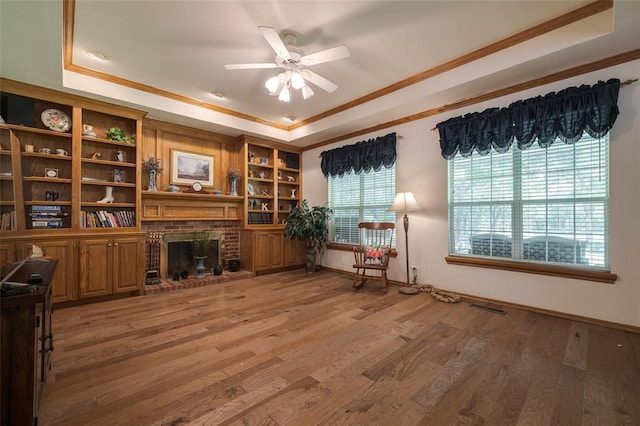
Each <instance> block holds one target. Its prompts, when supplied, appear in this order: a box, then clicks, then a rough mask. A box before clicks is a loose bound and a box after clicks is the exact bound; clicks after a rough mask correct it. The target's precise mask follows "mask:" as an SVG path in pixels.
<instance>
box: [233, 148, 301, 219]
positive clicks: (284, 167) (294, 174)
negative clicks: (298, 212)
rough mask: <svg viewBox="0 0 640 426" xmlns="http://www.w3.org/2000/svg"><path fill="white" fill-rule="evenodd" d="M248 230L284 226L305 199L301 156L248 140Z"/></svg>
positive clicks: (289, 150)
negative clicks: (303, 197)
mask: <svg viewBox="0 0 640 426" xmlns="http://www.w3.org/2000/svg"><path fill="white" fill-rule="evenodd" d="M242 140H243V143H244V153H245V155H246V163H245V173H244V176H246V179H245V185H244V193H245V197H246V203H245V204H246V214H245V222H244V223H245V226H246V227H253V228H259V227H260V226H262V227H264V226H273V225H283V226H284V224H285V223H286V221H287V217H288V216H289V213H290V212H291V210H292V209H293V208H294V207H296V206H297V205H298V203H299V202H300V200H301V199H302V193H301V188H302V186H301V179H302V173H301V169H300V152H299V151H297V150H296V149H295V148H294V147H284V146H282V145H278V144H274V143H272V142H267V141H261V140H259V139H257V138H251V137H248V136H244V137H243V138H242Z"/></svg>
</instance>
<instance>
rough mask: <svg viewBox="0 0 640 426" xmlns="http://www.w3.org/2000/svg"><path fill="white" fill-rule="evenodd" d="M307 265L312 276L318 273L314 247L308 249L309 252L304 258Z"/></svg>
mask: <svg viewBox="0 0 640 426" xmlns="http://www.w3.org/2000/svg"><path fill="white" fill-rule="evenodd" d="M304 260H305V263H306V269H307V273H308V274H310V273H312V272H315V271H316V249H314V248H313V247H307V251H306V253H305V256H304Z"/></svg>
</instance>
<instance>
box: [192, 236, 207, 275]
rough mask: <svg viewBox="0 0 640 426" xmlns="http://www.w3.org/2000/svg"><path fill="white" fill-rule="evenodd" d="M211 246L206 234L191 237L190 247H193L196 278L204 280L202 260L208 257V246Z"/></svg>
mask: <svg viewBox="0 0 640 426" xmlns="http://www.w3.org/2000/svg"><path fill="white" fill-rule="evenodd" d="M210 245H211V239H210V238H209V233H208V232H198V233H196V234H195V235H194V236H193V241H192V242H191V246H192V247H193V258H194V259H196V260H197V261H198V264H197V265H196V277H197V278H204V271H205V269H206V268H205V266H204V260H205V259H206V258H207V256H208V255H209V246H210Z"/></svg>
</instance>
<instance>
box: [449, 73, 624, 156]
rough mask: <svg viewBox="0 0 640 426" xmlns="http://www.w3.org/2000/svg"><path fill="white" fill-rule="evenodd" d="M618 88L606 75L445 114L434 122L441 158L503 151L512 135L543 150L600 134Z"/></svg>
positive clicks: (612, 116)
mask: <svg viewBox="0 0 640 426" xmlns="http://www.w3.org/2000/svg"><path fill="white" fill-rule="evenodd" d="M619 89H620V80H619V79H610V80H608V81H607V82H603V81H599V82H598V83H597V84H594V85H593V86H588V85H582V86H580V87H569V88H567V89H564V90H561V91H559V92H551V93H549V94H547V95H545V96H537V97H535V98H530V99H525V100H521V101H517V102H514V103H512V104H511V105H509V106H508V107H506V108H489V109H486V110H484V111H482V112H474V113H471V114H467V115H464V116H460V117H454V118H450V119H448V120H446V121H443V122H442V123H438V125H437V126H436V128H437V129H438V132H439V133H440V149H441V152H442V156H443V157H444V158H446V159H447V160H450V159H452V158H454V157H455V156H456V154H458V153H460V155H462V156H463V157H468V156H470V155H471V154H472V153H473V152H474V151H476V152H477V153H478V154H480V155H486V154H488V153H489V152H490V151H491V148H493V149H494V150H495V151H497V152H506V151H508V150H509V149H510V148H511V144H512V143H513V140H514V139H515V140H516V141H517V142H518V148H520V149H523V150H524V149H527V148H529V147H530V146H531V145H532V144H533V143H534V142H535V141H538V144H539V145H540V147H542V148H546V147H548V146H550V145H551V144H552V143H553V142H554V141H555V140H556V139H560V140H561V141H563V142H565V143H574V142H576V141H577V140H579V139H580V138H581V137H582V133H583V132H587V133H588V134H589V135H590V136H592V137H594V138H600V137H602V136H604V135H606V134H607V133H608V132H609V130H610V129H611V127H613V123H615V121H616V118H617V117H618V112H619V111H618V91H619Z"/></svg>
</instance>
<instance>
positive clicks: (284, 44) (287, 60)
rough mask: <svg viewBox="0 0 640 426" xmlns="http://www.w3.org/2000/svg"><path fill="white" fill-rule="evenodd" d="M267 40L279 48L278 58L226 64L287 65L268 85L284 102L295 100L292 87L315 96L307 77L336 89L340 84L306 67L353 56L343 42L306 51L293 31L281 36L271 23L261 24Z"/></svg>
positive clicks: (306, 96) (242, 67)
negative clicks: (306, 53) (270, 60)
mask: <svg viewBox="0 0 640 426" xmlns="http://www.w3.org/2000/svg"><path fill="white" fill-rule="evenodd" d="M258 29H259V30H260V31H261V32H262V36H263V37H264V38H265V40H267V43H269V45H270V46H271V48H272V49H273V50H274V52H276V59H275V62H269V63H257V64H227V65H225V66H224V67H225V68H226V69H228V70H246V69H260V68H283V69H284V72H282V73H280V74H278V75H276V76H273V77H271V78H269V79H268V80H267V82H266V83H265V87H266V88H267V90H269V93H270V94H271V95H276V94H278V99H280V100H281V101H284V102H289V101H290V100H291V89H292V88H293V89H300V90H301V91H302V97H303V98H304V99H309V98H310V97H311V96H313V90H312V89H311V87H309V86H308V85H307V83H306V82H307V81H308V82H310V83H313V84H314V85H316V86H318V87H320V88H321V89H324V90H326V91H327V92H329V93H333V92H334V91H335V90H336V89H337V88H338V86H337V85H336V84H335V83H333V82H331V81H329V80H327V79H326V78H324V77H322V76H321V75H318V74H316V73H315V72H313V71H311V70H309V69H307V68H306V67H309V66H312V65H316V64H321V63H323V62H329V61H335V60H338V59H343V58H348V57H349V56H351V53H349V49H347V46H345V45H343V44H342V45H340V46H336V47H332V48H330V49H325V50H321V51H319V52H316V53H312V54H310V55H305V54H304V52H302V50H300V49H299V48H298V47H296V46H295V43H296V41H297V39H296V36H295V35H293V34H286V35H285V36H284V39H281V38H280V36H279V35H278V32H277V31H276V30H274V29H273V28H271V27H258Z"/></svg>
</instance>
